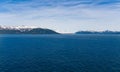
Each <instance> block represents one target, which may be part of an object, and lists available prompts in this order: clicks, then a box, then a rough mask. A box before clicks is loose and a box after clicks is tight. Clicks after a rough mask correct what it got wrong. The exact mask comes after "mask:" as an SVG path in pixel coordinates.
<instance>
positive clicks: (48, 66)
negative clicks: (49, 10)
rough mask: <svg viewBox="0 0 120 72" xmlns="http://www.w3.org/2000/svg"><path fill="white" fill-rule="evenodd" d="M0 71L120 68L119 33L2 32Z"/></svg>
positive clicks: (108, 71)
mask: <svg viewBox="0 0 120 72" xmlns="http://www.w3.org/2000/svg"><path fill="white" fill-rule="evenodd" d="M0 72H120V35H99V34H92V35H88V34H85V35H84V34H83V35H82V34H80V35H0Z"/></svg>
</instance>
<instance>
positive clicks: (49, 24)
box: [0, 0, 120, 32]
mask: <svg viewBox="0 0 120 72" xmlns="http://www.w3.org/2000/svg"><path fill="white" fill-rule="evenodd" d="M119 11H120V1H118V0H97V1H96V0H19V1H17V0H8V1H5V2H2V3H1V4H0V24H1V25H8V26H17V25H28V26H39V27H44V28H50V29H53V30H57V31H59V32H75V31H78V30H107V29H109V30H120V28H118V27H119V26H120V24H119V23H120V21H119V18H120V17H119V16H120V13H119Z"/></svg>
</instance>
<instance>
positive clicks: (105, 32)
mask: <svg viewBox="0 0 120 72" xmlns="http://www.w3.org/2000/svg"><path fill="white" fill-rule="evenodd" d="M75 34H120V31H109V30H106V31H102V32H98V31H78V32H76V33H75Z"/></svg>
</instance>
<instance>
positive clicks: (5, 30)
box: [0, 27, 59, 34]
mask: <svg viewBox="0 0 120 72" xmlns="http://www.w3.org/2000/svg"><path fill="white" fill-rule="evenodd" d="M0 34H59V33H57V32H56V31H53V30H50V29H44V28H11V27H0Z"/></svg>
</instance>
